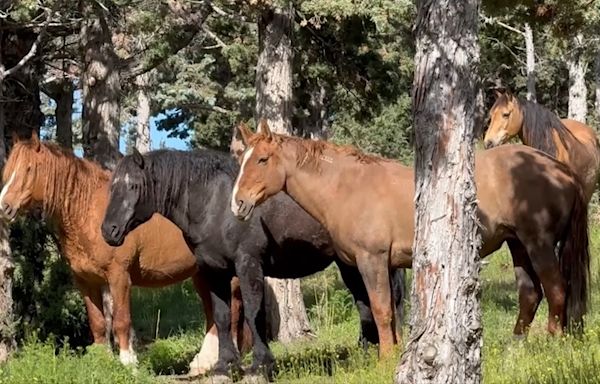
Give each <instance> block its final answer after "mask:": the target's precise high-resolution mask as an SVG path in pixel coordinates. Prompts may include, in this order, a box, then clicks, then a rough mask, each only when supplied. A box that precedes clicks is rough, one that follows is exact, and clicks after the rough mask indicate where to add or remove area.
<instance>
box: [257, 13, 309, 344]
mask: <svg viewBox="0 0 600 384" xmlns="http://www.w3.org/2000/svg"><path fill="white" fill-rule="evenodd" d="M293 14H294V13H293V6H292V4H291V3H289V4H288V5H286V6H285V7H284V8H273V9H268V10H265V11H263V12H262V14H261V15H260V17H259V21H258V31H259V32H258V33H259V56H258V64H257V66H256V121H258V120H259V119H261V118H265V119H267V121H268V123H269V126H270V127H271V129H272V130H274V131H275V132H278V133H285V134H291V133H292V97H293V87H292V60H293V52H292V32H293V29H292V22H293ZM265 281H266V287H265V305H266V308H267V324H268V328H269V333H270V335H271V337H272V338H273V339H275V340H279V341H282V342H284V343H285V342H290V341H292V340H295V339H298V338H301V337H304V336H306V335H307V334H308V333H309V332H310V325H309V323H308V316H307V315H306V308H305V306H304V301H303V298H302V292H301V290H300V280H287V279H286V280H280V279H273V278H266V279H265Z"/></svg>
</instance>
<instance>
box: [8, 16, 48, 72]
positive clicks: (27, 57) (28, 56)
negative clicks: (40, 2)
mask: <svg viewBox="0 0 600 384" xmlns="http://www.w3.org/2000/svg"><path fill="white" fill-rule="evenodd" d="M44 13H45V14H46V21H45V22H44V24H43V25H42V29H41V31H40V33H38V35H37V38H36V39H35V41H34V42H33V44H31V48H30V49H29V52H27V54H26V55H25V56H23V57H22V58H21V60H19V62H18V63H17V64H15V66H14V67H12V68H9V69H7V70H4V71H2V73H0V79H5V78H7V77H9V76H12V75H13V74H15V73H16V72H17V71H19V70H20V69H21V68H23V66H25V64H27V62H28V61H29V60H31V59H32V58H33V57H34V56H35V55H36V53H37V50H38V46H39V45H40V43H41V42H42V39H43V38H44V35H45V34H46V29H47V28H48V24H49V23H50V16H51V14H52V13H51V11H50V9H49V8H46V9H45V10H44Z"/></svg>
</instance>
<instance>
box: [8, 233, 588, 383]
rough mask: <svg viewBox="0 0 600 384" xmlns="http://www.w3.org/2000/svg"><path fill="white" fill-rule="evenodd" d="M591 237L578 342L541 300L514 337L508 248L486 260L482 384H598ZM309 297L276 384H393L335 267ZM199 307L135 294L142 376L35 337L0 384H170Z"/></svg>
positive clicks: (182, 292)
mask: <svg viewBox="0 0 600 384" xmlns="http://www.w3.org/2000/svg"><path fill="white" fill-rule="evenodd" d="M590 232H591V233H590V235H591V240H592V249H591V252H592V255H593V256H592V257H593V265H592V271H593V272H592V289H591V292H592V305H591V312H590V314H589V315H588V316H587V317H586V319H585V320H586V332H585V333H584V335H583V336H581V337H580V338H574V337H571V336H564V337H556V338H552V337H549V336H547V333H546V330H545V327H546V321H547V316H548V310H547V305H546V303H545V301H544V302H542V305H541V306H540V308H539V310H538V314H537V316H536V319H535V321H534V323H533V326H532V329H531V331H530V335H529V337H528V339H527V340H526V341H516V340H514V339H513V337H512V329H513V326H514V323H515V321H516V316H517V310H518V306H517V292H516V287H515V280H514V272H513V268H512V261H511V258H510V255H509V254H508V252H507V251H506V249H502V250H501V251H499V252H497V253H496V254H494V255H492V256H491V257H489V258H488V259H486V263H485V265H484V266H483V269H482V276H481V278H482V286H483V292H482V307H483V324H484V334H483V335H484V346H483V375H484V383H486V384H488V383H489V384H508V383H511V384H512V383H533V384H537V383H540V384H541V383H584V384H585V383H590V384H591V383H600V363H599V362H600V314H599V312H598V308H600V306H599V304H600V288H599V287H598V282H600V270H599V269H598V263H597V261H596V258H597V257H596V255H599V254H600V226H593V227H592V228H591V231H590ZM303 292H304V296H305V302H306V303H307V307H308V311H309V318H310V321H311V325H312V326H313V330H314V331H315V334H316V337H315V338H310V339H306V340H302V341H298V342H295V343H292V344H291V345H283V344H281V343H278V342H274V343H272V344H271V347H272V350H273V352H274V354H275V356H276V359H277V366H276V380H277V382H280V383H294V384H296V383H298V384H299V383H307V384H308V383H310V384H313V383H315V384H320V383H343V384H353V383H356V384H358V383H361V384H362V383H390V382H391V381H392V378H393V373H394V369H395V366H396V364H397V357H396V358H392V359H389V360H387V361H383V362H379V361H378V360H377V357H376V356H377V354H376V350H375V348H371V349H370V350H369V352H368V353H364V352H363V351H362V350H360V349H359V348H358V346H357V338H358V329H359V324H358V315H357V313H356V311H355V310H354V307H353V304H352V299H351V296H350V295H349V293H348V292H347V291H346V290H345V289H344V288H343V285H342V283H341V280H340V277H339V273H338V272H337V270H336V269H335V268H329V269H327V270H326V271H324V272H322V273H321V274H318V275H315V276H312V277H310V278H307V279H304V281H303ZM200 308H201V307H200V305H199V303H198V299H197V297H196V294H195V291H194V290H193V287H192V285H191V284H190V283H189V282H186V283H184V284H180V285H176V286H173V287H169V288H166V289H162V290H144V289H136V290H134V293H133V313H134V324H135V328H136V330H137V334H138V339H139V340H140V345H138V351H139V352H140V367H139V368H138V370H137V371H136V372H132V371H131V370H129V369H128V368H125V367H122V366H121V365H120V364H119V362H118V359H116V358H115V357H114V356H113V355H112V354H110V353H108V352H107V349H106V348H104V347H91V348H88V349H87V350H85V351H84V350H82V349H75V350H73V349H70V348H68V346H67V347H63V348H57V347H56V344H55V343H52V342H45V343H41V342H39V341H36V340H30V341H28V342H26V343H25V345H24V346H23V347H22V348H21V349H20V351H19V352H18V353H17V354H15V356H14V357H13V358H12V359H11V360H10V361H9V362H8V363H6V364H4V365H2V366H0V384H3V383H149V382H164V381H165V379H159V376H157V375H168V374H174V373H183V372H185V371H186V370H187V364H188V363H189V361H190V359H191V358H192V356H193V355H194V354H195V353H196V352H197V351H198V350H199V348H200V345H201V344H200V343H201V341H202V335H203V333H204V319H203V316H202V311H201V310H200ZM407 333H408V330H405V332H404V334H405V335H406V334H407ZM399 353H400V351H398V354H397V355H396V356H399ZM248 359H249V357H248V356H247V357H246V360H245V361H246V362H247V361H248Z"/></svg>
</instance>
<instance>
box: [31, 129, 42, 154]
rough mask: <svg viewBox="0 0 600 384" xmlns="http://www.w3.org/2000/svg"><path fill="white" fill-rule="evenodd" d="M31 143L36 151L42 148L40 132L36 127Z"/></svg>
mask: <svg viewBox="0 0 600 384" xmlns="http://www.w3.org/2000/svg"><path fill="white" fill-rule="evenodd" d="M31 144H32V146H33V149H34V150H35V151H36V152H39V151H40V148H41V142H40V137H39V136H38V133H37V131H36V130H35V129H34V130H33V131H31Z"/></svg>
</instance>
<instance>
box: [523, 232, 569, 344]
mask: <svg viewBox="0 0 600 384" xmlns="http://www.w3.org/2000/svg"><path fill="white" fill-rule="evenodd" d="M537 241H538V244H539V242H540V239H539V238H538V239H537ZM530 244H531V246H528V247H527V250H528V254H529V258H530V260H531V265H532V266H533V270H534V271H535V273H536V274H537V276H538V277H539V279H540V282H541V283H542V287H543V288H544V294H545V295H546V300H548V332H550V334H552V335H556V334H561V333H562V328H563V326H564V325H565V301H566V294H565V282H564V281H563V278H562V275H561V273H560V266H559V263H558V260H557V258H556V256H555V254H554V246H553V244H552V242H550V241H548V242H546V244H547V245H545V246H541V247H539V246H537V245H536V243H533V242H532V243H530Z"/></svg>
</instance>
